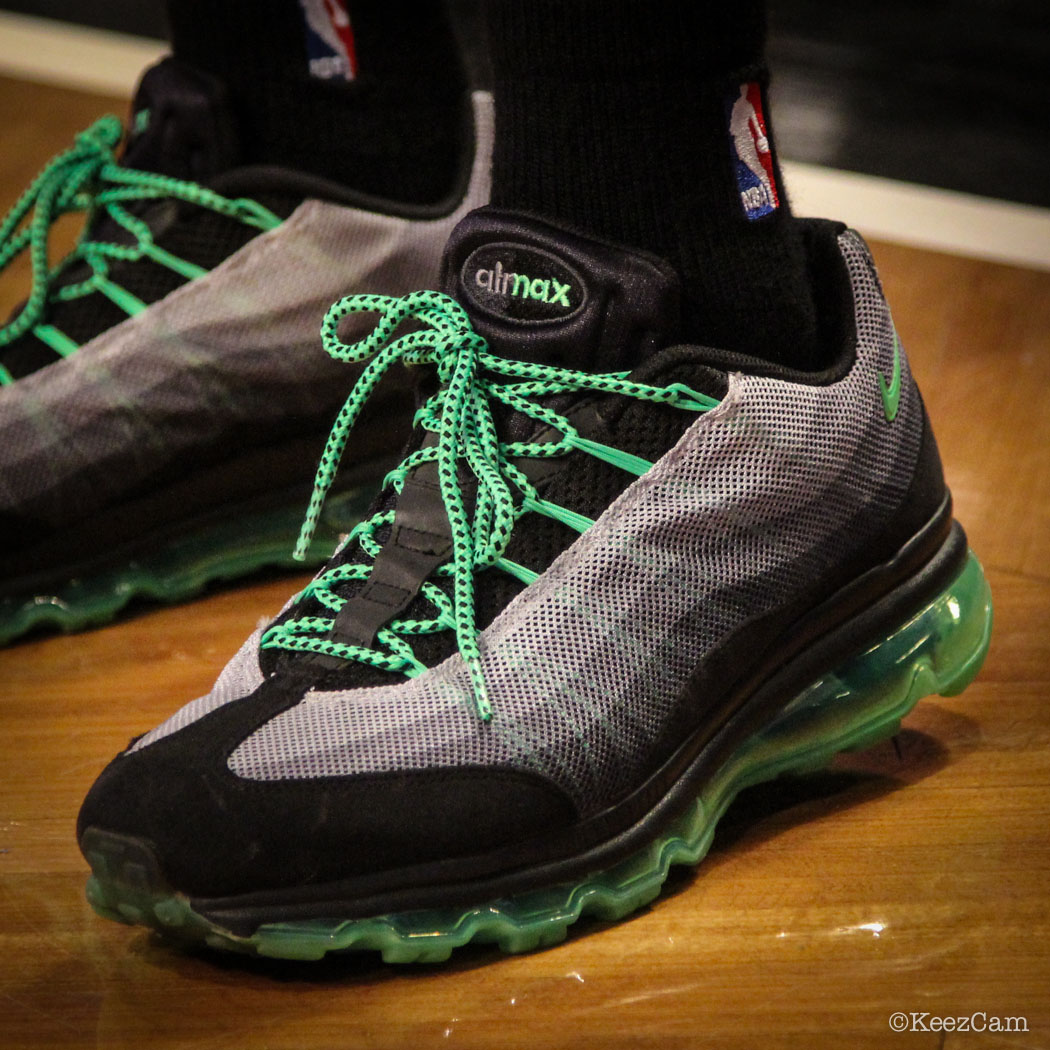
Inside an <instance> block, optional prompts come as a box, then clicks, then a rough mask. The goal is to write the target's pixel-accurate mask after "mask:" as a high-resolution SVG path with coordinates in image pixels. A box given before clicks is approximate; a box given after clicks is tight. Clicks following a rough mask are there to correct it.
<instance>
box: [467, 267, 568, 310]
mask: <svg viewBox="0 0 1050 1050" xmlns="http://www.w3.org/2000/svg"><path fill="white" fill-rule="evenodd" d="M474 283H475V284H476V285H477V286H478V287H479V288H484V289H485V291H487V292H491V293H493V294H495V295H517V296H520V297H521V298H523V299H537V300H539V301H540V302H541V303H549V304H550V305H551V306H564V307H566V308H567V309H570V310H571V309H572V307H573V305H574V304H573V303H572V302H571V301H570V300H569V294H570V292H571V291H572V287H571V285H570V284H567V283H566V284H562V282H561V281H558V280H556V279H554V278H553V277H552V278H541V277H529V276H528V274H523V273H508V272H507V271H505V270H504V269H503V264H502V263H501V262H499V261H497V262H496V265H495V267H493V268H492V269H478V270H476V271H475V273H474Z"/></svg>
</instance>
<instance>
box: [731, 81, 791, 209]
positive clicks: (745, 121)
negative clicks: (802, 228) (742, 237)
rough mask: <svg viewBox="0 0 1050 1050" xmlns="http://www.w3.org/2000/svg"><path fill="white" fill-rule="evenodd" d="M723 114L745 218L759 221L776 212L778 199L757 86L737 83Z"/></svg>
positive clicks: (760, 97) (755, 84) (760, 96)
mask: <svg viewBox="0 0 1050 1050" xmlns="http://www.w3.org/2000/svg"><path fill="white" fill-rule="evenodd" d="M726 115H727V117H728V119H729V142H730V151H731V153H732V160H733V170H734V173H735V174H736V182H737V187H738V188H739V190H740V203H741V204H742V205H743V206H744V214H745V215H746V216H747V217H748V218H749V219H761V218H762V216H763V215H769V214H771V213H772V212H774V211H776V209H777V207H778V206H779V204H780V199H779V197H778V196H777V184H776V179H775V177H774V175H773V153H772V151H771V150H770V147H769V139H768V137H767V136H766V118H765V115H764V114H763V112H762V92H761V89H760V88H759V86H758V84H757V83H755V82H754V81H752V82H751V83H749V84H741V85H740V91H739V94H738V95H736V96H734V97H730V98H728V99H727V100H726Z"/></svg>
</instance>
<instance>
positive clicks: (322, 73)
mask: <svg viewBox="0 0 1050 1050" xmlns="http://www.w3.org/2000/svg"><path fill="white" fill-rule="evenodd" d="M299 6H300V7H301V8H302V10H303V28H304V30H305V33H306V60H307V63H308V65H309V69H310V75H311V76H313V77H318V78H319V79H321V80H354V79H355V78H356V77H357V55H356V54H355V52H354V31H353V27H352V26H351V25H350V16H349V15H348V14H347V11H346V0H299Z"/></svg>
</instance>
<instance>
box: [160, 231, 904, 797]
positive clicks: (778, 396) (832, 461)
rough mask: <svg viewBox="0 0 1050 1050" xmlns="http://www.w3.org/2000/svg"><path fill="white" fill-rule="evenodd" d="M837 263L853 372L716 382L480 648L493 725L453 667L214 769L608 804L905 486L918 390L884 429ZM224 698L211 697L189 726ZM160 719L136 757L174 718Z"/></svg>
mask: <svg viewBox="0 0 1050 1050" xmlns="http://www.w3.org/2000/svg"><path fill="white" fill-rule="evenodd" d="M840 247H841V250H842V252H843V255H844V257H845V260H846V263H847V266H848V269H849V272H850V276H851V281H852V285H853V291H854V300H855V307H856V315H857V318H856V319H857V334H858V347H857V357H856V361H855V363H854V366H853V367H852V369H851V370H850V371H849V373H848V374H847V375H846V376H845V377H844V378H842V379H841V380H840V381H838V382H834V383H831V384H828V385H826V386H812V385H805V384H801V383H793V382H787V381H784V380H778V379H769V378H759V377H754V376H747V375H743V374H734V375H732V376H731V377H730V383H729V391H728V393H727V395H726V397H725V398H724V400H723V402H722V404H721V405H720V406H719V408H717V409H716V410H714V411H712V412H710V413H708V414H706V415H704V416H702V417H700V418H698V419H697V420H696V422H695V423H694V424H693V425H692V426H691V427H690V428H689V429H688V431H687V432H686V434H685V436H684V437H683V438H682V439H681V440H680V441H679V442H678V443H677V445H676V446H675V447H674V448H673V449H672V450H671V451H670V452H669V453H668V454H667V455H665V456H664V457H663V458H662V459H660V460H659V461H658V462H657V463H656V464H655V465H654V467H653V468H652V469H651V470H650V471H649V472H648V473H647V474H646V475H644V476H643V477H642V478H640V479H638V480H637V481H635V482H634V483H633V484H631V485H630V486H629V487H628V488H627V489H626V490H625V491H624V492H623V493H622V494H621V495H620V496H619V497H618V498H617V499H616V500H615V501H614V502H613V504H612V505H611V506H610V507H609V509H608V511H607V512H606V513H605V514H603V515H602V516H601V517H600V518H599V519H598V521H597V522H596V523H595V525H594V526H593V527H592V528H591V529H589V530H588V531H587V532H586V533H585V534H584V535H583V536H581V537H580V538H579V539H578V540H577V541H576V542H575V543H574V544H572V546H570V547H569V548H568V549H567V550H566V551H565V552H564V553H563V554H562V555H561V556H560V557H558V558H557V559H556V560H555V562H554V563H553V565H552V566H551V567H550V568H549V569H548V570H547V571H546V572H545V573H544V574H543V576H542V577H541V578H540V579H539V580H537V581H536V582H535V583H534V584H533V585H531V586H530V587H528V588H526V589H525V590H523V591H522V592H521V593H520V594H519V595H518V596H517V597H516V598H515V599H514V600H512V601H511V602H510V604H509V605H507V607H506V608H505V609H504V610H503V612H502V613H501V614H500V615H499V616H497V617H496V619H495V620H494V622H493V623H492V624H491V625H490V626H489V627H488V628H487V629H486V630H485V631H484V632H483V634H482V637H481V651H482V665H483V670H484V674H485V679H486V682H487V685H488V689H489V693H490V697H491V700H492V705H493V718H492V721H491V722H489V723H484V722H482V721H480V720H479V719H478V718H477V716H476V715H475V713H474V709H473V705H472V702H471V699H470V692H469V684H468V680H467V674H466V670H465V667H464V666H463V663H462V661H461V660H460V659H459V657H458V656H453V657H451V658H449V659H447V660H445V661H444V662H443V663H441V664H440V665H439V666H437V667H435V668H433V669H432V670H431V671H429V672H427V673H425V674H423V675H421V676H419V677H417V678H414V679H412V680H410V681H407V682H398V683H397V684H390V685H385V686H376V687H371V688H364V689H352V690H332V691H328V692H322V691H319V690H311V691H310V692H308V693H307V694H306V696H305V697H304V698H303V700H302V701H301V702H300V703H299V704H297V705H296V706H294V707H292V708H290V709H288V710H286V711H284V712H283V713H282V714H280V715H278V716H277V717H275V718H273V719H272V720H271V721H269V722H268V723H267V724H265V725H264V726H262V727H261V728H259V729H258V730H257V731H256V732H254V733H253V734H251V735H250V736H249V737H248V738H247V739H246V740H245V741H243V742H242V744H241V745H240V746H239V747H238V748H237V749H236V750H235V751H234V752H233V754H232V755H231V756H230V759H229V766H230V769H231V770H232V771H233V772H235V773H236V774H238V775H240V776H243V777H247V778H251V779H256V780H264V781H266V780H270V781H272V780H280V779H287V778H310V777H321V776H346V775H352V774H364V773H374V772H383V771H393V770H405V769H428V768H441V767H451V766H462V765H474V766H479V765H480V766H486V765H501V766H510V767H516V768H520V769H527V770H533V771H536V772H539V773H541V774H543V775H545V776H547V777H549V778H550V779H551V780H553V781H554V782H555V783H557V784H558V785H560V786H561V787H562V788H563V789H564V790H565V791H566V792H567V793H568V794H569V796H570V797H572V798H573V799H574V800H575V802H576V803H577V805H578V806H579V808H580V810H581V813H582V814H584V815H586V814H590V813H594V812H596V811H598V810H600V809H602V808H604V807H605V806H607V805H609V804H611V803H612V802H613V801H615V800H616V799H618V798H619V797H621V796H622V794H623V793H624V792H625V791H627V790H628V789H629V788H630V787H631V786H632V785H633V784H635V783H637V776H638V772H639V769H640V768H641V767H643V766H644V765H645V763H646V761H647V757H648V756H649V755H650V754H651V753H652V749H653V748H654V746H655V744H656V742H657V739H658V738H659V736H660V734H661V732H662V731H663V729H664V727H665V726H666V725H667V722H668V718H669V716H670V714H671V712H672V711H673V709H674V708H675V705H676V704H677V703H678V702H679V699H680V697H681V695H682V692H683V687H684V685H685V682H686V680H687V679H688V678H689V677H690V676H691V675H692V673H693V672H694V671H695V669H696V667H697V666H698V664H699V663H700V662H701V661H702V660H703V658H704V656H705V654H706V653H708V652H710V651H711V649H712V648H713V647H714V646H716V645H717V644H718V643H719V642H720V641H722V640H724V639H725V638H726V637H727V636H728V635H729V634H731V633H732V632H733V631H734V630H735V629H736V628H738V627H740V626H741V625H742V624H744V623H745V622H746V621H748V620H750V619H752V618H753V617H755V616H758V615H761V614H763V613H765V612H770V611H773V610H776V609H778V608H781V607H782V606H783V605H784V604H785V602H786V601H787V599H788V598H789V597H790V596H791V595H792V594H793V593H797V592H798V591H799V590H801V589H804V587H805V586H806V584H807V582H808V581H809V580H811V579H812V578H814V577H816V576H819V575H821V574H823V573H826V571H827V568H828V566H829V565H835V564H837V563H841V562H843V561H844V560H846V559H847V558H849V557H850V556H851V554H852V553H854V552H856V551H857V550H860V549H862V548H863V547H864V546H865V545H866V544H868V543H869V542H870V541H871V540H872V539H873V538H874V537H875V536H877V535H878V534H879V533H880V532H881V531H882V530H883V529H884V527H885V525H886V523H887V521H888V520H889V518H890V517H891V516H892V515H894V514H895V513H896V511H897V509H898V507H899V506H900V504H901V501H902V499H903V498H904V495H905V493H906V492H907V490H908V487H909V485H910V483H911V480H912V474H913V471H914V467H915V463H916V459H917V455H918V450H919V444H920V440H921V433H922V411H921V406H920V402H919V398H918V393H917V391H916V390H915V387H914V385H913V383H912V382H911V378H910V375H909V373H908V370H907V363H906V362H905V361H902V373H903V374H902V396H901V401H900V409H899V413H898V416H897V420H896V421H895V422H894V423H893V424H888V423H887V421H886V419H885V416H884V413H883V406H882V401H881V398H880V396H879V387H878V378H877V374H878V372H880V371H881V372H882V373H883V374H884V375H886V376H889V375H890V374H891V372H892V367H893V364H892V355H893V345H894V336H893V328H892V322H891V320H890V316H889V312H888V310H887V308H886V305H885V302H884V300H883V298H882V295H881V291H880V289H879V287H878V283H877V279H876V278H875V276H874V271H873V269H872V266H871V263H870V258H869V256H868V254H867V252H866V249H865V248H864V246H863V243H862V242H861V240H860V238H859V237H857V236H856V235H854V234H844V235H842V237H841V238H840ZM242 654H243V650H242ZM756 655H757V654H756ZM240 659H241V661H242V662H243V660H244V659H245V657H244V656H243V655H242V656H241V657H240ZM242 695H246V694H242ZM230 699H233V697H231V696H229V695H227V693H226V691H223V693H222V695H217V694H212V695H211V696H210V697H209V698H204V700H205V702H203V703H202V702H200V701H198V702H197V705H196V706H195V708H194V712H193V713H194V714H195V715H196V716H198V717H199V716H200V715H201V714H203V713H204V712H205V711H206V710H212V709H214V708H215V707H217V706H218V705H219V704H220V703H223V702H226V701H228V700H230ZM176 718H177V719H179V722H178V723H177V724H176V723H175V722H174V721H169V723H165V725H164V726H161V727H159V729H158V730H155V731H154V733H153V734H150V737H149V738H146V739H144V740H143V741H142V742H141V743H140V745H139V746H146V744H148V743H149V742H151V741H152V740H156V739H160V738H161V737H163V736H166V735H168V734H169V733H170V732H173V731H175V729H177V728H179V727H180V726H181V725H184V724H187V722H188V721H189V719H187V718H186V717H184V716H182V715H180V716H176Z"/></svg>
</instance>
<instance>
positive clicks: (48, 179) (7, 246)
mask: <svg viewBox="0 0 1050 1050" xmlns="http://www.w3.org/2000/svg"><path fill="white" fill-rule="evenodd" d="M122 133H123V132H122V127H121V124H120V121H119V120H118V119H117V118H116V117H114V116H105V117H102V118H101V119H100V120H98V121H96V122H95V123H94V124H92V125H91V127H89V128H88V129H87V130H86V131H82V132H81V133H80V134H79V135H78V136H77V138H76V143H75V144H74V146H73V147H72V148H71V149H69V150H67V151H66V152H65V153H60V154H59V155H58V156H57V157H55V158H54V159H53V160H51V161H50V163H48V165H47V166H46V167H45V168H44V170H43V171H41V173H40V174H39V175H38V176H37V177H36V179H34V181H33V183H32V185H30V187H29V188H28V189H27V190H26V191H25V193H23V194H22V196H21V197H20V198H19V200H18V201H17V202H16V204H15V205H14V207H13V208H12V209H11V210H10V211H9V212H8V213H7V215H6V216H5V217H4V220H3V222H2V223H0V270H3V269H4V267H6V266H8V265H9V264H10V263H11V261H12V260H13V259H15V258H16V257H17V256H19V255H21V254H22V252H24V251H28V252H29V256H30V262H31V267H32V285H31V288H30V292H29V297H28V298H27V299H26V302H25V305H24V306H23V307H22V308H21V310H20V311H19V312H18V314H17V315H16V316H15V317H14V318H13V319H12V320H11V321H9V322H8V323H7V324H5V325H3V326H2V327H0V347H3V346H6V345H7V344H8V343H11V342H14V340H16V339H18V338H19V337H20V336H22V335H24V334H25V333H26V332H29V331H32V332H33V334H34V335H36V336H37V337H38V338H39V339H41V340H42V341H43V342H45V343H47V344H48V345H49V346H51V348H52V349H54V350H55V352H56V353H58V354H59V355H61V356H63V357H64V356H66V355H68V354H70V353H72V352H73V351H74V350H76V349H78V347H77V344H76V343H75V342H74V341H73V340H72V339H70V338H69V336H67V335H66V334H65V333H64V332H61V331H59V330H58V329H57V328H55V327H53V326H52V325H48V324H45V323H43V319H44V314H45V312H46V308H47V304H48V302H49V301H50V300H52V299H54V300H69V299H78V298H80V297H81V296H85V295H89V294H91V293H92V292H101V293H102V294H103V295H105V296H106V297H107V298H109V299H110V300H112V301H113V302H114V303H116V304H117V306H119V307H120V308H121V309H122V310H124V312H125V313H127V314H128V315H129V316H131V315H133V314H136V313H139V312H140V311H141V310H143V309H145V307H146V304H145V303H143V302H142V301H141V300H139V299H138V298H137V297H136V296H134V295H132V294H131V292H129V291H128V290H127V289H125V288H122V287H121V286H120V285H119V284H117V283H116V282H114V281H112V280H111V279H110V277H109V265H110V263H111V262H112V261H134V260H138V259H142V258H149V259H152V260H153V261H154V262H156V263H159V264H160V265H162V266H165V267H167V268H168V269H170V270H173V271H174V272H176V273H178V274H180V275H182V276H183V277H186V278H187V279H189V280H192V279H193V278H195V277H200V276H202V275H203V274H205V273H207V271H206V270H205V269H203V268H202V267H200V266H197V265H196V264H195V263H191V262H189V261H188V260H186V259H180V258H179V257H178V256H176V255H173V254H172V253H171V252H167V251H165V250H164V249H163V248H161V247H159V246H158V245H157V244H155V243H154V241H153V234H152V233H151V231H150V229H149V227H148V226H147V224H146V223H145V222H143V221H142V220H141V219H139V218H137V217H136V216H134V215H133V214H132V213H131V212H130V211H128V209H127V208H126V207H125V206H124V205H125V204H128V203H130V202H133V201H144V200H160V199H164V198H175V199H177V200H182V201H186V202H188V203H190V204H196V205H199V206H200V207H203V208H210V209H211V210H213V211H216V212H219V213H220V214H221V215H225V216H228V217H229V218H232V219H236V220H239V221H240V222H243V223H245V224H247V225H249V226H254V227H257V228H258V229H260V230H270V229H273V227H274V226H277V225H279V224H280V222H281V220H280V218H278V217H277V216H276V215H274V214H273V212H271V211H270V210H269V209H267V208H264V207H263V206H262V205H261V204H258V203H256V202H255V201H252V200H248V199H247V198H239V199H236V200H231V199H229V198H227V197H223V196H221V195H220V194H218V193H215V192H213V191H212V190H209V189H206V188H205V187H203V186H199V185H197V184H196V183H194V182H185V181H183V180H182V179H173V178H169V177H168V176H165V175H157V174H154V173H153V172H148V171H137V170H135V169H133V168H123V167H121V166H120V165H119V164H118V163H117V157H116V154H115V152H114V150H115V149H116V147H117V146H118V145H119V143H120V140H121V136H122ZM100 210H104V211H105V212H106V213H108V215H109V216H110V217H111V218H112V219H113V220H114V221H115V222H116V223H117V224H119V225H120V226H121V227H122V228H123V229H125V230H127V231H128V233H130V234H131V235H132V237H133V238H134V243H133V244H115V243H113V242H111V241H96V240H92V239H90V238H89V237H88V236H87V235H86V233H82V234H81V236H80V240H79V241H78V242H77V245H76V247H75V248H74V249H73V251H72V252H70V253H69V255H67V256H66V257H65V258H64V259H62V260H61V261H60V262H59V263H57V264H56V265H55V266H54V267H52V266H50V265H49V261H48V248H49V238H50V235H51V229H52V226H53V225H54V223H55V222H56V221H57V220H58V219H59V218H60V217H61V216H62V215H65V214H68V213H70V212H85V213H87V221H86V223H85V229H88V228H90V227H91V225H92V221H91V220H92V219H94V217H95V216H96V215H97V214H98V213H99V211H100ZM77 262H86V263H87V264H88V266H90V268H91V271H92V273H91V276H90V277H89V278H87V279H86V280H84V281H79V282H77V283H75V284H68V285H65V286H63V287H61V288H57V289H55V288H54V283H55V279H56V278H57V277H58V275H59V274H60V273H61V272H62V271H64V270H66V269H67V268H68V267H69V266H71V265H73V264H75V263H77ZM12 381H13V379H12V376H11V375H10V373H9V372H7V371H6V370H5V369H4V368H3V366H2V365H0V385H3V384H5V383H10V382H12Z"/></svg>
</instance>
